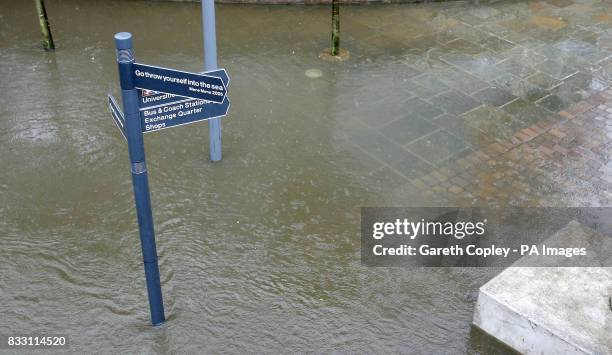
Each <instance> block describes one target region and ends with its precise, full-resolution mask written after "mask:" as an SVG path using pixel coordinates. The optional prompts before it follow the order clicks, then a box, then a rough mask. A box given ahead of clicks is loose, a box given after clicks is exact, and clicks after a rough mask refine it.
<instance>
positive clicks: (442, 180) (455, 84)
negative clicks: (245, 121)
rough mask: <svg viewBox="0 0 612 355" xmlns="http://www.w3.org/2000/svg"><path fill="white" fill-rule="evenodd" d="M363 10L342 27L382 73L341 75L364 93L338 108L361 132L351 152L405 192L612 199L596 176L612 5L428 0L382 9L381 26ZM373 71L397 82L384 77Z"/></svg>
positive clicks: (475, 199)
mask: <svg viewBox="0 0 612 355" xmlns="http://www.w3.org/2000/svg"><path fill="white" fill-rule="evenodd" d="M362 13H363V14H362V15H361V16H363V18H362V17H360V16H356V15H355V16H353V17H351V18H350V20H349V23H348V24H347V25H346V26H348V27H349V28H351V26H353V25H352V23H351V22H353V23H355V26H356V27H355V28H357V29H361V30H363V31H364V33H362V35H363V36H361V35H360V36H359V40H358V41H357V40H356V41H352V40H348V43H347V44H346V45H347V46H350V47H351V48H352V53H353V54H356V58H360V59H358V60H363V63H364V65H369V64H370V63H371V64H372V67H373V68H376V69H375V70H374V75H373V74H372V71H370V72H369V73H368V75H364V76H363V77H347V78H345V81H344V83H343V84H342V85H349V86H351V87H352V88H359V89H358V90H357V91H356V94H355V95H353V96H351V97H347V98H346V101H342V102H340V105H339V106H340V107H342V108H343V115H347V116H350V117H352V119H354V120H355V121H357V122H358V126H359V127H360V130H359V132H358V133H356V132H357V131H354V132H353V133H351V132H350V131H349V132H347V139H348V140H349V141H350V142H351V144H353V146H354V147H355V149H356V151H357V152H361V153H362V154H366V155H368V157H371V158H372V159H375V160H377V161H378V162H379V163H380V164H381V166H382V167H383V169H379V170H377V171H379V172H380V171H383V172H384V171H392V172H393V174H397V176H400V177H401V178H403V180H401V179H400V180H399V181H398V180H397V179H393V181H395V185H393V187H392V189H393V191H394V192H395V193H396V194H397V195H398V196H407V195H406V194H408V195H410V194H412V193H414V192H415V191H416V193H418V194H419V196H420V198H421V199H420V201H434V200H437V201H441V203H447V204H448V203H453V204H467V205H470V204H477V203H488V204H514V205H530V206H535V205H563V203H566V204H567V203H569V204H570V205H576V204H578V205H580V204H587V205H591V204H595V205H605V204H607V203H609V202H610V199H611V196H610V192H609V191H611V190H609V187H611V186H610V180H612V178H610V177H609V174H608V173H607V171H609V170H606V169H600V167H601V166H603V165H604V164H606V163H607V160H608V159H609V154H608V153H607V151H608V149H609V145H610V139H611V138H610V137H609V136H612V128H607V127H612V124H608V122H609V119H610V118H611V117H609V116H608V115H609V114H612V113H609V112H608V113H606V111H605V110H607V108H608V105H610V103H609V102H610V97H611V92H610V91H609V88H610V87H611V85H612V8H611V7H610V4H609V2H607V1H598V0H595V1H579V0H555V1H529V2H522V1H521V2H509V1H493V2H488V1H483V2H479V3H472V4H471V5H470V6H466V4H465V3H453V2H445V3H427V4H424V5H417V6H411V5H408V6H397V7H394V8H393V11H377V12H376V19H377V20H376V21H374V22H373V21H371V20H370V19H369V18H368V19H366V17H365V16H366V15H367V14H368V12H366V11H363V12H362ZM366 33H367V34H369V36H366ZM364 37H365V40H364ZM356 38H357V37H356ZM389 58H391V59H392V60H391V61H389ZM379 61H380V63H384V65H381V64H380V63H379ZM377 64H378V65H377ZM376 71H380V74H381V75H380V78H385V77H393V80H392V81H390V82H389V81H387V82H382V83H378V82H377V78H379V76H377V75H375V72H376ZM600 106H601V107H600ZM344 109H346V110H344ZM381 112H385V114H384V115H381V114H380V113H381ZM595 117H597V118H598V120H596V119H595ZM385 145H390V146H392V147H393V148H392V149H391V148H383V146H385ZM388 150H392V153H391V152H390V151H388ZM361 153H358V154H361ZM402 155H404V156H405V158H402ZM402 162H403V164H410V166H399V165H398V164H400V165H401V164H402ZM606 174H608V175H606ZM397 176H396V177H397ZM369 178H371V179H374V178H375V176H370V177H369ZM400 181H403V182H402V183H400ZM372 183H373V184H376V183H377V180H372ZM381 183H382V181H381ZM404 192H406V193H404Z"/></svg>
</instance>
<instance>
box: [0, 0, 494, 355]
mask: <svg viewBox="0 0 612 355" xmlns="http://www.w3.org/2000/svg"><path fill="white" fill-rule="evenodd" d="M47 9H48V12H49V16H50V18H51V26H52V30H53V34H54V37H55V41H56V45H57V50H56V51H55V52H54V53H45V52H44V51H42V50H41V49H40V42H39V33H38V29H37V27H36V18H35V13H34V6H33V4H31V3H30V2H22V1H16V0H5V1H3V2H2V10H1V12H0V78H1V81H0V147H1V149H2V154H1V155H0V166H1V167H2V168H1V169H0V260H1V261H0V271H1V272H0V295H1V297H0V300H1V302H0V314H1V315H2V316H0V333H1V334H5V335H21V334H49V333H52V334H65V335H68V336H69V338H70V347H69V348H68V349H66V350H67V352H73V353H84V352H87V353H89V352H103V353H119V352H123V353H185V352H207V353H245V352H266V353H280V352H319V353H331V352H349V353H351V352H352V353H355V352H356V353H370V352H394V353H396V352H412V353H488V352H492V351H496V352H501V351H506V349H505V348H503V347H502V346H501V345H499V344H497V343H495V342H494V341H491V340H490V339H489V338H487V337H485V336H483V335H482V334H480V333H479V332H478V331H476V330H474V329H472V328H471V326H470V323H471V318H472V312H473V307H474V303H475V300H476V297H475V296H476V292H477V289H478V287H479V286H481V285H482V284H484V283H485V282H486V281H487V280H488V279H489V278H491V277H492V276H493V275H494V274H495V273H496V270H486V269H480V270H469V269H430V270H419V269H402V268H367V267H363V266H361V265H360V259H359V250H360V246H359V207H360V206H374V205H382V206H384V205H405V206H410V205H417V204H426V203H427V201H418V200H413V199H410V198H409V197H408V196H397V195H394V194H393V193H390V189H389V187H388V186H384V185H381V184H376V182H375V181H374V180H372V179H369V178H364V176H365V175H366V172H369V171H372V170H375V169H377V168H378V165H377V164H378V163H377V162H376V161H373V160H372V159H370V158H368V157H366V156H363V155H360V154H357V153H355V152H353V151H352V149H351V148H350V147H351V146H350V145H348V144H347V142H346V141H345V139H344V138H343V137H342V134H341V133H342V130H343V127H344V126H345V125H347V124H350V122H351V120H352V117H353V113H352V112H350V110H348V109H347V107H353V106H354V105H353V104H354V102H353V99H352V97H353V94H354V92H355V91H358V90H360V87H361V86H362V84H363V82H364V81H368V80H369V78H370V77H375V78H376V79H377V80H379V81H378V82H374V83H372V84H371V85H378V86H379V89H380V90H373V92H381V93H384V90H387V89H386V88H385V87H388V83H389V82H393V80H394V72H393V71H392V70H386V69H384V68H387V65H392V66H393V65H396V64H397V62H396V61H397V57H395V56H394V53H395V50H396V49H394V48H387V49H385V50H384V51H383V52H381V51H380V50H377V51H376V52H375V53H374V52H373V53H369V54H364V53H363V52H362V53H361V54H360V53H359V50H358V49H356V50H355V53H354V55H353V57H352V61H351V62H348V63H343V64H340V65H338V64H337V63H327V62H321V61H319V60H318V59H317V55H318V53H319V52H320V51H321V50H322V49H323V48H324V47H325V46H326V45H327V42H328V32H327V25H328V23H327V20H328V14H329V10H328V9H327V7H269V6H259V7H254V6H244V5H241V6H236V5H219V6H218V7H217V9H218V14H217V19H218V43H219V63H220V65H221V66H223V67H225V68H226V69H227V71H228V73H229V74H230V77H231V83H230V87H229V90H230V91H229V92H230V97H231V100H232V106H231V109H230V115H229V117H228V118H226V119H224V120H223V129H224V136H223V139H224V141H223V143H224V146H223V148H224V152H223V153H224V159H223V162H221V163H219V164H211V163H209V162H208V159H207V154H208V138H207V137H208V133H207V124H206V123H198V124H193V125H188V126H184V127H180V128H175V129H172V130H165V131H161V132H157V133H152V134H148V135H146V137H145V140H146V149H147V158H148V165H149V177H150V185H151V195H152V202H153V209H154V218H155V223H156V232H157V240H158V248H159V249H158V251H159V255H160V261H161V264H160V268H161V275H162V283H163V285H162V287H163V292H164V298H165V306H166V311H167V316H168V321H167V323H166V324H165V325H163V326H161V327H157V328H154V327H151V326H149V324H148V323H149V315H148V307H147V303H146V293H145V286H144V275H143V269H142V263H141V254H140V247H139V242H138V234H137V233H138V231H137V225H136V222H135V214H134V206H133V199H132V188H131V180H130V174H129V165H128V157H127V150H126V145H125V142H124V141H123V139H122V138H121V137H120V135H119V133H118V131H117V129H116V127H115V126H114V124H113V122H112V120H111V117H110V115H109V113H108V110H107V108H106V93H107V92H108V91H111V92H114V93H115V94H117V93H118V82H117V72H116V64H115V53H114V47H113V42H112V37H113V34H114V33H115V32H118V31H130V32H132V33H133V34H134V45H135V50H136V57H137V59H138V60H139V61H141V62H143V63H148V64H154V65H161V66H167V67H173V68H178V69H182V70H191V71H198V70H201V67H202V63H201V62H202V53H201V34H200V27H199V26H200V13H199V7H198V5H197V4H187V3H165V2H141V1H61V2H60V1H48V2H47ZM364 11H366V9H364V8H348V9H346V10H344V13H343V14H345V16H346V17H347V18H350V16H353V15H354V16H358V15H359V14H362V13H363V12H364ZM372 11H376V13H377V14H378V13H384V11H394V8H393V7H389V8H386V9H383V8H375V9H374V10H372ZM371 19H372V21H377V19H378V17H377V16H372V17H371ZM346 26H347V27H346V28H350V26H351V25H350V21H349V22H347V25H346ZM354 28H355V31H354V33H358V32H359V30H360V28H361V27H359V26H356V25H355V26H354ZM351 41H353V42H351ZM345 43H349V44H350V43H354V47H355V48H359V45H358V43H357V42H356V41H355V40H354V39H352V38H351V37H350V36H347V39H346V42H345ZM385 51H386V52H385ZM381 68H383V69H381ZM309 69H318V70H320V71H321V73H322V75H321V76H320V77H318V78H311V77H308V76H306V75H305V74H304V73H305V72H306V71H307V70H309ZM373 95H374V94H373ZM373 99H376V97H373ZM364 104H365V105H367V103H362V105H364ZM379 114H380V115H384V114H385V112H384V111H382V112H380V113H379Z"/></svg>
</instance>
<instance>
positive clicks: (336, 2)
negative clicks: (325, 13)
mask: <svg viewBox="0 0 612 355" xmlns="http://www.w3.org/2000/svg"><path fill="white" fill-rule="evenodd" d="M331 42H332V43H331V55H334V56H336V55H338V52H339V51H340V0H332V41H331Z"/></svg>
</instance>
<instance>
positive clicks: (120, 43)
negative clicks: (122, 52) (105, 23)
mask: <svg viewBox="0 0 612 355" xmlns="http://www.w3.org/2000/svg"><path fill="white" fill-rule="evenodd" d="M115 46H117V49H130V48H132V34H131V33H129V32H119V33H115Z"/></svg>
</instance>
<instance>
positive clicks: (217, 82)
mask: <svg viewBox="0 0 612 355" xmlns="http://www.w3.org/2000/svg"><path fill="white" fill-rule="evenodd" d="M115 46H116V48H117V64H118V66H119V82H120V84H121V99H122V101H123V111H124V112H121V110H120V109H119V105H118V104H117V102H116V101H115V99H114V98H113V97H112V95H110V94H109V95H108V105H109V109H110V111H111V115H112V117H113V120H114V121H115V124H116V125H117V127H118V128H119V130H120V131H121V134H122V135H123V137H124V138H126V140H127V143H128V152H129V156H130V163H131V171H132V185H133V187H134V200H135V202H136V214H137V218H138V229H139V232H140V245H141V247H142V258H143V261H144V269H145V277H146V282H147V293H148V298H149V308H150V311H151V323H153V325H158V324H162V323H163V322H164V321H165V319H166V318H165V315H164V302H163V299H162V291H161V282H160V278H159V266H158V261H157V248H156V246H155V231H154V228H153V213H152V211H151V198H150V194H149V180H148V176H147V165H146V161H145V150H144V142H143V133H145V132H152V131H157V130H160V129H164V128H169V127H175V126H180V125H184V124H188V123H193V122H198V121H202V120H209V119H210V120H216V121H219V119H220V118H221V117H223V116H225V115H226V114H227V111H228V109H229V105H230V102H229V98H228V97H227V85H228V83H229V77H228V76H227V73H226V72H225V70H224V69H218V70H214V71H208V72H206V73H188V72H184V71H178V70H172V69H166V68H160V67H155V66H151V65H144V64H139V63H135V62H134V53H133V49H132V35H131V34H130V33H127V32H120V33H117V34H115ZM215 67H216V58H215ZM215 69H216V68H215ZM219 129H220V126H219ZM211 134H212V133H211ZM218 138H219V141H218V142H217V143H218V148H219V150H218V151H215V152H216V153H215V154H217V153H218V155H215V157H218V158H219V159H221V156H220V154H221V151H220V147H221V145H220V138H221V137H220V131H219V137H218ZM212 145H213V142H212V140H211V147H212ZM212 156H213V151H212V150H211V159H212V160H215V159H213V158H212ZM219 159H216V160H219Z"/></svg>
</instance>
